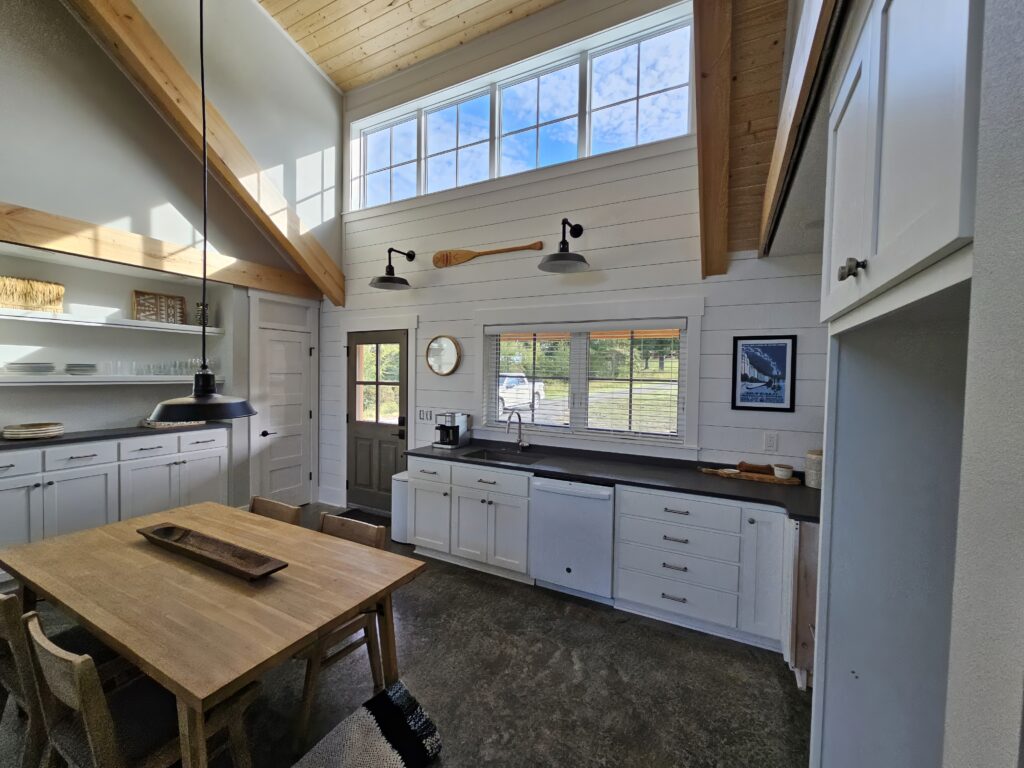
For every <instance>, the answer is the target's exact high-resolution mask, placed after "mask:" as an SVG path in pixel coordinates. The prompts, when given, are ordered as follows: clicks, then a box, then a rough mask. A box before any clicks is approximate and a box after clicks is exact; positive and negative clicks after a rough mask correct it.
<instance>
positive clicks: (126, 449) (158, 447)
mask: <svg viewBox="0 0 1024 768" xmlns="http://www.w3.org/2000/svg"><path fill="white" fill-rule="evenodd" d="M117 450H118V455H119V456H120V458H121V461H130V460H131V459H145V458H148V457H150V456H166V455H168V454H170V453H177V452H178V436H177V435H146V436H145V437H132V438H129V439H127V440H122V441H121V442H120V443H118V448H117Z"/></svg>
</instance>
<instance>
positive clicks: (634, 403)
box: [485, 321, 686, 440]
mask: <svg viewBox="0 0 1024 768" xmlns="http://www.w3.org/2000/svg"><path fill="white" fill-rule="evenodd" d="M675 322H678V327H675V328H668V329H664V328H662V329H659V328H621V329H618V328H608V329H605V328H604V327H601V328H594V329H592V330H587V331H560V330H536V331H518V330H516V331H504V330H502V331H501V332H498V333H488V334H487V335H486V336H485V350H486V382H485V391H486V403H485V408H486V411H487V421H488V422H489V423H491V424H498V423H504V422H505V421H507V420H508V419H509V418H515V417H513V416H512V414H513V413H519V415H520V416H521V417H522V420H523V423H524V424H532V425H536V426H538V427H546V428H551V429H554V430H560V431H565V432H571V433H581V434H602V433H603V434H613V435H619V436H630V435H632V436H636V437H655V438H664V439H671V440H682V439H683V438H684V434H683V433H684V431H685V430H684V426H683V425H684V423H685V422H684V419H683V411H684V408H685V382H686V323H685V321H674V323H675Z"/></svg>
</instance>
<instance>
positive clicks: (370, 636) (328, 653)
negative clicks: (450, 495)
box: [295, 514, 388, 752]
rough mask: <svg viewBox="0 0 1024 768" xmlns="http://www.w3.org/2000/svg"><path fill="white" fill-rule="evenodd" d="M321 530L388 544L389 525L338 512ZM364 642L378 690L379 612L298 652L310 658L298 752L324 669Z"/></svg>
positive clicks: (381, 685) (365, 542) (381, 674)
mask: <svg viewBox="0 0 1024 768" xmlns="http://www.w3.org/2000/svg"><path fill="white" fill-rule="evenodd" d="M320 532H321V533H326V534H328V535H329V536H336V537H337V538H339V539H347V540H348V541H354V542H355V543H357V544H363V545H365V546H368V547H374V548H376V549H384V548H385V546H386V544H387V534H388V529H387V527H386V526H383V525H371V524H370V523H363V522H360V521H359V520H352V519H351V518H346V517H338V516H336V515H330V514H325V515H322V516H321V518H320ZM364 645H365V646H366V651H367V655H368V656H369V657H370V675H371V676H372V677H373V690H374V693H376V692H378V691H382V690H383V689H384V667H383V665H382V663H381V658H380V638H379V636H378V633H377V614H376V612H373V613H363V614H360V615H359V616H357V617H356V618H354V619H352V620H351V621H350V622H348V623H347V624H345V625H343V626H341V627H339V628H338V629H335V630H334V631H333V632H331V633H330V634H329V635H327V636H326V637H324V638H323V639H321V640H319V641H317V642H316V643H314V644H313V645H311V646H310V647H309V648H307V649H306V650H305V651H303V652H302V653H300V654H299V655H298V658H300V659H305V660H306V680H305V685H304V687H303V691H302V705H301V707H300V709H299V720H298V724H297V726H296V728H295V751H296V752H301V751H303V750H305V748H306V741H307V738H308V732H309V718H310V715H311V714H312V712H313V700H314V699H315V698H316V689H317V683H318V682H319V681H320V673H321V672H322V671H323V670H324V669H326V668H328V667H330V666H331V665H333V664H336V663H337V662H339V661H341V660H342V659H344V658H345V657H346V656H348V655H349V654H350V653H352V652H354V651H357V650H358V649H359V648H361V647H363V646H364Z"/></svg>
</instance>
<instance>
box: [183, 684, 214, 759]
mask: <svg viewBox="0 0 1024 768" xmlns="http://www.w3.org/2000/svg"><path fill="white" fill-rule="evenodd" d="M178 737H179V738H180V739H181V766H182V768H208V765H209V760H208V756H207V754H206V718H205V717H204V716H203V713H202V712H200V711H199V710H198V709H193V708H192V707H191V706H189V705H188V703H186V702H185V701H182V700H181V699H180V698H179V699H178Z"/></svg>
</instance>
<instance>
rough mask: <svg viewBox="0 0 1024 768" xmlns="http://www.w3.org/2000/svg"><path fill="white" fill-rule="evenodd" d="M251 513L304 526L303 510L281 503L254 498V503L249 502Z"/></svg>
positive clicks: (259, 497)
mask: <svg viewBox="0 0 1024 768" xmlns="http://www.w3.org/2000/svg"><path fill="white" fill-rule="evenodd" d="M249 511H250V512H254V513H255V514H257V515H262V516H263V517H269V518H272V519H274V520H280V521H281V522H282V523H290V524H291V525H302V510H301V509H300V508H299V507H293V506H292V505H291V504H285V503H284V502H281V501H274V500H273V499H265V498H263V497H262V496H253V497H252V501H250V502H249Z"/></svg>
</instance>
